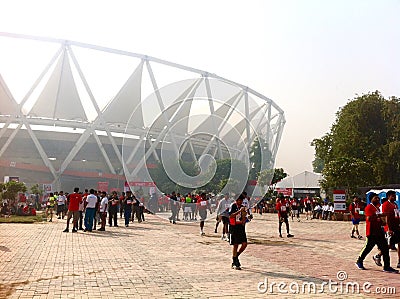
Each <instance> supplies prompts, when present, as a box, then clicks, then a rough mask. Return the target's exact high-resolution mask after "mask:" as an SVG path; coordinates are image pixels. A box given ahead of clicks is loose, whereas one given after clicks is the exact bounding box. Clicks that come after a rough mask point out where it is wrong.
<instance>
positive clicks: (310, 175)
mask: <svg viewBox="0 0 400 299" xmlns="http://www.w3.org/2000/svg"><path fill="white" fill-rule="evenodd" d="M321 179H322V175H321V174H320V173H314V172H309V171H304V172H302V173H299V174H297V175H295V176H292V177H286V178H284V179H283V180H281V181H280V182H278V183H277V184H276V186H275V190H276V191H277V192H278V193H283V194H284V195H289V196H295V195H297V196H298V195H303V194H319V189H320V183H319V182H320V180H321Z"/></svg>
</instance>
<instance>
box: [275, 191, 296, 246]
mask: <svg viewBox="0 0 400 299" xmlns="http://www.w3.org/2000/svg"><path fill="white" fill-rule="evenodd" d="M275 209H276V210H277V212H278V219H279V227H278V230H279V237H281V238H282V223H285V224H286V232H287V235H286V236H287V237H288V238H292V237H294V236H293V235H292V234H290V232H289V221H288V212H287V205H286V201H285V198H284V197H281V198H280V199H279V200H278V202H277V203H276V205H275Z"/></svg>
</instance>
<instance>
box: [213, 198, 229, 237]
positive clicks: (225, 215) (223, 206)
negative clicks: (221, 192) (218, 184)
mask: <svg viewBox="0 0 400 299" xmlns="http://www.w3.org/2000/svg"><path fill="white" fill-rule="evenodd" d="M231 204H232V200H231V199H230V198H229V193H226V194H225V196H224V198H222V199H221V200H220V201H219V203H218V207H217V223H216V225H215V233H217V232H218V231H217V229H218V224H219V223H220V222H221V221H222V224H223V228H222V236H221V240H225V241H229V230H228V225H229V207H230V206H231Z"/></svg>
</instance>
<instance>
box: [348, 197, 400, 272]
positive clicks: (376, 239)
mask: <svg viewBox="0 0 400 299" xmlns="http://www.w3.org/2000/svg"><path fill="white" fill-rule="evenodd" d="M370 196H371V197H372V199H371V203H370V204H369V205H368V206H367V207H366V208H365V218H366V219H365V220H366V233H365V235H366V243H365V245H364V248H363V250H362V251H361V253H360V255H359V257H358V259H357V262H356V266H357V268H358V269H360V270H365V268H364V265H363V262H364V259H365V257H366V256H367V255H368V254H369V253H370V252H371V250H372V249H373V248H374V246H375V245H377V246H378V249H379V250H380V251H381V253H382V255H383V271H384V272H391V273H398V271H397V270H395V269H393V268H392V267H390V256H389V247H388V245H387V242H386V240H385V235H384V233H383V231H382V228H381V226H382V220H381V218H382V217H384V215H385V214H383V213H381V212H380V211H379V205H380V204H379V197H378V195H377V194H375V193H372V194H371V195H370Z"/></svg>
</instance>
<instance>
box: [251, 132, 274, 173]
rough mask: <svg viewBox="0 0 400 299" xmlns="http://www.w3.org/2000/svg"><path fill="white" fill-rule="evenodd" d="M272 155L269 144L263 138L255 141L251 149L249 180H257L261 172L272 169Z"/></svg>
mask: <svg viewBox="0 0 400 299" xmlns="http://www.w3.org/2000/svg"><path fill="white" fill-rule="evenodd" d="M271 165H272V153H271V151H270V150H269V146H268V143H267V142H266V141H265V140H264V139H262V138H256V139H254V142H253V144H252V145H251V148H250V166H251V167H250V173H249V180H256V179H257V177H258V176H259V173H260V171H262V170H265V169H269V168H272V166H271Z"/></svg>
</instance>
